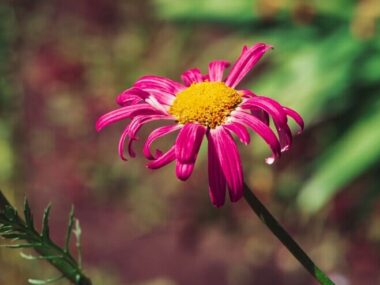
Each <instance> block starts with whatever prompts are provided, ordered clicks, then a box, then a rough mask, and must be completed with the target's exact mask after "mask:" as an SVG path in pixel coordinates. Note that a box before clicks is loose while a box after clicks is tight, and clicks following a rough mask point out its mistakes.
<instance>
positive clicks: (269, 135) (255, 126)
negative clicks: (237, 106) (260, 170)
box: [232, 111, 281, 164]
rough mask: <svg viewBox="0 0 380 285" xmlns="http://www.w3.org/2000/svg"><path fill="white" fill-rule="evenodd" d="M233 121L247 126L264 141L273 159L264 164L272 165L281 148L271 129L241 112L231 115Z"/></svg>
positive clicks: (279, 154) (268, 159)
mask: <svg viewBox="0 0 380 285" xmlns="http://www.w3.org/2000/svg"><path fill="white" fill-rule="evenodd" d="M232 116H233V121H234V122H239V123H242V124H244V125H247V126H249V127H250V128H251V129H252V130H253V131H254V132H256V133H257V134H258V135H259V136H260V137H262V138H263V139H264V141H265V142H266V143H267V144H268V145H269V147H270V148H271V150H272V152H273V157H271V158H267V159H266V162H267V163H268V164H272V163H273V162H274V161H275V159H276V158H278V157H280V156H281V146H280V143H279V141H278V140H277V137H276V135H275V134H274V133H273V131H272V130H271V128H269V127H268V126H267V125H265V124H264V123H263V122H261V121H260V120H259V119H258V118H256V117H254V116H252V115H250V114H248V113H244V112H241V111H235V112H233V114H232Z"/></svg>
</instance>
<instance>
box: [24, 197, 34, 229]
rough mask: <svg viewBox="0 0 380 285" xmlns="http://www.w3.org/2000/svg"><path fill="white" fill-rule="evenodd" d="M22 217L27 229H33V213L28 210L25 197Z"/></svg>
mask: <svg viewBox="0 0 380 285" xmlns="http://www.w3.org/2000/svg"><path fill="white" fill-rule="evenodd" d="M24 217H25V222H26V225H27V227H28V228H29V229H34V223H33V215H32V211H31V210H30V206H29V202H28V199H27V198H26V197H25V200H24Z"/></svg>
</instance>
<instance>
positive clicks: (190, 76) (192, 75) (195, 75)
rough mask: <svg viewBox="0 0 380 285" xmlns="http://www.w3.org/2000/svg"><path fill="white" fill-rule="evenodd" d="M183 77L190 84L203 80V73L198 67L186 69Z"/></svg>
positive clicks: (184, 81)
mask: <svg viewBox="0 0 380 285" xmlns="http://www.w3.org/2000/svg"><path fill="white" fill-rule="evenodd" d="M181 78H182V81H183V83H185V85H186V86H190V85H191V84H193V83H197V82H202V81H203V78H202V73H201V71H200V70H199V69H198V68H192V69H189V70H186V71H185V72H184V73H182V75H181Z"/></svg>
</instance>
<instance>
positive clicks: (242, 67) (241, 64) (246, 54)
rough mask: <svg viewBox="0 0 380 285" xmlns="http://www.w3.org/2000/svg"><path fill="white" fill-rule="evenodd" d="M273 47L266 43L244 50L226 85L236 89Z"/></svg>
mask: <svg viewBox="0 0 380 285" xmlns="http://www.w3.org/2000/svg"><path fill="white" fill-rule="evenodd" d="M271 48H272V46H270V45H266V44H264V43H258V44H255V45H254V46H253V47H251V48H248V49H247V50H245V51H244V50H243V52H242V54H241V55H240V57H239V58H238V59H237V61H236V63H235V64H234V66H233V67H232V69H231V72H230V74H229V75H228V77H227V79H226V85H227V86H230V87H232V88H234V87H235V86H236V85H238V84H239V82H240V81H241V80H242V79H243V78H244V76H245V75H247V73H248V72H249V71H251V69H252V68H253V67H254V66H255V65H256V63H257V62H258V61H259V60H260V58H261V57H262V56H263V55H264V54H265V52H266V51H267V50H269V49H271Z"/></svg>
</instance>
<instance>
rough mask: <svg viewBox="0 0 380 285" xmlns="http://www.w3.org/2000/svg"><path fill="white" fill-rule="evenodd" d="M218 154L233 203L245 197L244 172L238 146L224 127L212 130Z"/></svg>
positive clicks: (211, 133)
mask: <svg viewBox="0 0 380 285" xmlns="http://www.w3.org/2000/svg"><path fill="white" fill-rule="evenodd" d="M210 136H212V139H213V141H214V145H215V150H216V154H217V157H218V160H219V163H220V166H221V168H222V171H223V174H224V176H225V178H226V181H227V185H228V188H229V190H230V191H229V193H230V199H231V201H232V202H236V201H238V200H239V199H240V198H241V197H242V196H243V171H242V166H241V161H240V156H239V152H238V149H237V147H236V144H235V142H234V140H233V138H232V137H231V135H230V134H229V133H228V132H227V131H226V130H225V129H224V128H222V127H219V128H216V129H211V130H210Z"/></svg>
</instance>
